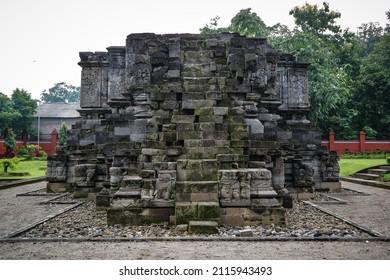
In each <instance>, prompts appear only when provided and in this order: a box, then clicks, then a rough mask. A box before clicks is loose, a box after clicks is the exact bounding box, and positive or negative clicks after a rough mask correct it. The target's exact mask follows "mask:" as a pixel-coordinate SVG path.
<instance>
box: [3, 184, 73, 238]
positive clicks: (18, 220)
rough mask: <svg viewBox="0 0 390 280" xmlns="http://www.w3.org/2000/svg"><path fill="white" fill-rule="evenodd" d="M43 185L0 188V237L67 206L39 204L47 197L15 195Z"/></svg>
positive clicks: (37, 188)
mask: <svg viewBox="0 0 390 280" xmlns="http://www.w3.org/2000/svg"><path fill="white" fill-rule="evenodd" d="M45 187H46V182H38V183H32V184H27V185H23V186H18V187H13V188H8V189H1V190H0V238H4V237H7V236H8V235H9V234H11V233H12V232H14V231H16V230H18V229H20V228H22V227H25V226H27V225H29V224H32V223H34V222H38V221H40V220H42V219H44V218H45V217H47V216H48V215H50V214H52V213H53V212H54V211H57V210H61V209H64V208H66V207H68V206H69V205H61V204H58V205H39V202H41V201H44V200H47V199H49V198H48V197H42V196H16V195H17V194H21V193H27V192H31V191H36V190H39V189H42V188H45Z"/></svg>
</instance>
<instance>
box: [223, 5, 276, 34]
mask: <svg viewBox="0 0 390 280" xmlns="http://www.w3.org/2000/svg"><path fill="white" fill-rule="evenodd" d="M228 29H229V31H230V32H237V33H240V34H241V35H245V36H247V37H256V38H266V37H268V35H269V33H270V31H269V29H268V27H267V25H265V23H264V21H263V20H262V19H261V18H260V17H259V16H258V15H257V14H256V13H254V12H252V10H251V8H248V9H243V10H241V11H240V12H239V13H238V14H237V15H235V16H234V17H233V18H232V20H231V22H230V26H229V28H228Z"/></svg>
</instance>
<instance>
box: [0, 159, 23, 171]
mask: <svg viewBox="0 0 390 280" xmlns="http://www.w3.org/2000/svg"><path fill="white" fill-rule="evenodd" d="M19 161H20V159H18V158H11V159H1V160H0V166H3V168H4V173H8V168H9V169H12V170H14V169H15V167H16V166H17V165H18V164H19Z"/></svg>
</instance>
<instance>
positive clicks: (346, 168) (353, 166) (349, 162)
mask: <svg viewBox="0 0 390 280" xmlns="http://www.w3.org/2000/svg"><path fill="white" fill-rule="evenodd" d="M384 164H386V159H385V158H383V159H360V158H359V159H349V158H346V159H343V158H341V159H340V161H339V165H340V175H342V176H349V175H352V174H354V173H356V172H358V171H360V170H362V169H365V168H369V167H373V166H377V165H384Z"/></svg>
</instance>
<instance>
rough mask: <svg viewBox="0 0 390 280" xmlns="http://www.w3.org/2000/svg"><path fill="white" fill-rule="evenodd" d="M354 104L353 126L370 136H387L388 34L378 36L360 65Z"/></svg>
mask: <svg viewBox="0 0 390 280" xmlns="http://www.w3.org/2000/svg"><path fill="white" fill-rule="evenodd" d="M358 81H359V83H358V85H357V89H356V93H355V96H354V102H355V103H356V104H357V108H358V111H359V115H358V118H357V120H356V122H357V125H358V126H359V127H361V128H365V129H366V130H367V131H370V132H371V134H375V132H376V133H378V134H379V135H381V134H382V135H383V136H387V137H389V135H390V98H389V96H390V34H386V35H384V36H382V37H381V38H380V39H379V41H378V43H377V44H376V45H375V46H374V50H373V52H372V53H371V54H370V55H369V56H368V58H367V59H366V60H364V61H363V66H362V71H361V74H360V76H359V79H358Z"/></svg>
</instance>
